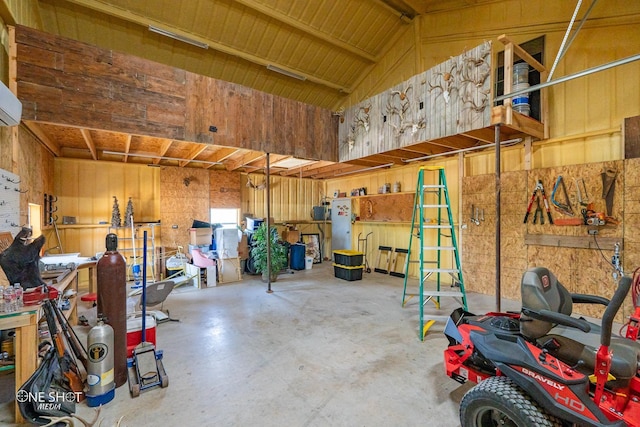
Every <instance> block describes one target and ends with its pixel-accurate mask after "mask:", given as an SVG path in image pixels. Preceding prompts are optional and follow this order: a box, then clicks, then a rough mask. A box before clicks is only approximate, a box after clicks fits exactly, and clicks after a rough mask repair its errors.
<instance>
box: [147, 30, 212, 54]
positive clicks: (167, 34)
mask: <svg viewBox="0 0 640 427" xmlns="http://www.w3.org/2000/svg"><path fill="white" fill-rule="evenodd" d="M149 31H151V32H152V33H156V34H160V35H162V36H165V37H169V38H172V39H174V40H178V41H181V42H183V43H188V44H190V45H192V46H197V47H199V48H202V49H209V45H208V44H206V43H203V42H200V41H198V40H194V39H190V38H189V37H185V36H183V35H180V34H177V33H174V32H173V31H169V30H164V29H162V28H158V27H154V26H153V25H149Z"/></svg>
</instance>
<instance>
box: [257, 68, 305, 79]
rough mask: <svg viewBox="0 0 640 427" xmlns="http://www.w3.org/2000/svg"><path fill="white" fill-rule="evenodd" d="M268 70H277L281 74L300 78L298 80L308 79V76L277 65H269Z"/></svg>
mask: <svg viewBox="0 0 640 427" xmlns="http://www.w3.org/2000/svg"><path fill="white" fill-rule="evenodd" d="M267 70H271V71H275V72H276V73H280V74H283V75H285V76H288V77H293V78H294V79H298V80H302V81H305V80H307V78H306V77H305V76H303V75H300V74H296V73H294V72H292V71H287V70H284V69H282V68H280V67H276V66H275V65H271V64H269V65H267Z"/></svg>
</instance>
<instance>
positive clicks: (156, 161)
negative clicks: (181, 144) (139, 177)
mask: <svg viewBox="0 0 640 427" xmlns="http://www.w3.org/2000/svg"><path fill="white" fill-rule="evenodd" d="M171 144H173V141H172V140H170V139H167V140H166V141H164V142H163V143H162V146H161V147H160V152H159V153H158V158H156V159H153V164H154V165H157V164H159V163H160V160H162V159H161V157H164V155H165V154H167V151H169V148H170V147H171Z"/></svg>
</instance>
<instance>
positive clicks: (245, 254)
mask: <svg viewBox="0 0 640 427" xmlns="http://www.w3.org/2000/svg"><path fill="white" fill-rule="evenodd" d="M238 256H239V257H240V259H247V258H249V242H248V240H247V235H246V234H243V235H242V239H240V243H238Z"/></svg>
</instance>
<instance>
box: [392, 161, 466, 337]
mask: <svg viewBox="0 0 640 427" xmlns="http://www.w3.org/2000/svg"><path fill="white" fill-rule="evenodd" d="M430 172H436V173H437V174H438V180H437V184H428V183H425V174H426V175H427V176H426V178H427V179H429V178H430V177H431V176H432V175H433V174H432V173H430ZM414 238H415V240H416V242H417V243H419V246H418V248H414V241H413V240H414ZM434 242H435V244H434ZM416 250H417V251H418V252H419V257H418V259H411V252H412V251H416ZM445 254H450V256H447V257H446V258H449V259H451V258H452V259H451V260H452V261H453V262H452V264H453V265H452V266H451V268H447V267H446V266H444V265H443V264H444V262H445V259H443V258H445V256H443V255H445ZM407 258H408V262H407V263H406V264H405V271H404V291H403V292H404V293H403V297H402V306H403V307H405V306H406V304H407V302H408V301H409V300H410V299H411V298H413V297H414V296H418V297H419V298H420V302H419V304H420V326H419V327H420V329H419V334H420V340H424V337H425V335H426V334H427V331H428V330H429V328H430V327H431V326H432V325H433V324H434V323H435V322H436V321H446V320H447V319H448V317H449V313H442V314H439V313H437V312H436V313H433V312H432V311H433V310H430V311H429V312H427V313H426V312H425V305H426V304H427V303H428V302H429V301H431V302H433V303H434V305H435V308H436V309H439V308H440V298H444V297H446V298H459V299H460V300H461V302H462V305H463V307H464V309H465V310H467V297H466V294H465V291H464V281H463V280H462V267H461V264H460V253H459V251H458V244H457V241H456V233H455V225H454V221H453V215H452V213H451V202H450V200H449V191H448V190H447V181H446V177H445V173H444V167H442V166H423V167H421V168H420V170H419V171H418V182H417V186H416V195H415V198H414V208H413V217H412V219H411V235H410V237H409V253H408V255H407ZM414 263H418V292H417V293H410V292H408V290H407V283H408V280H409V266H410V265H411V264H414ZM446 275H448V276H450V277H448V279H449V280H451V283H450V286H451V290H442V281H443V279H444V277H445V276H446ZM434 278H435V289H431V288H433V286H429V287H425V285H426V284H428V283H427V281H428V280H429V279H431V281H433V280H434Z"/></svg>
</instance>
